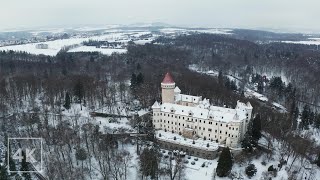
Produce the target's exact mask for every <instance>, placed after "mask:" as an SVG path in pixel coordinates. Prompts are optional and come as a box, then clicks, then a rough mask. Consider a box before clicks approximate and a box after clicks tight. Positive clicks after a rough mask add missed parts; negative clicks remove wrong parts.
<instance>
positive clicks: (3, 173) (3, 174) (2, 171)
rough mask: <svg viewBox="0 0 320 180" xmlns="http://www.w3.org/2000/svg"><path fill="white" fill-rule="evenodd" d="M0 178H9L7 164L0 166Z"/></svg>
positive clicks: (3, 179) (6, 179)
mask: <svg viewBox="0 0 320 180" xmlns="http://www.w3.org/2000/svg"><path fill="white" fill-rule="evenodd" d="M0 179H1V180H9V175H8V171H7V169H6V167H5V166H0Z"/></svg>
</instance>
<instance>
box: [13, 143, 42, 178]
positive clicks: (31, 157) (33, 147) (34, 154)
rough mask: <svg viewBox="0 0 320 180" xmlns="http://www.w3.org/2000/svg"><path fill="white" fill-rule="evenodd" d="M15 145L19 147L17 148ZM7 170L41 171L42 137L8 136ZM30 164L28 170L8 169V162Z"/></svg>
mask: <svg viewBox="0 0 320 180" xmlns="http://www.w3.org/2000/svg"><path fill="white" fill-rule="evenodd" d="M17 146H18V147H19V148H17ZM7 147H8V150H7V152H8V154H7V155H8V157H11V159H12V160H10V158H8V162H7V163H8V171H9V172H40V171H42V138H8V146H7ZM12 161H13V162H12ZM23 162H27V163H29V164H30V166H29V167H31V168H30V169H28V171H19V170H15V169H10V168H11V167H12V166H10V163H15V164H17V163H23Z"/></svg>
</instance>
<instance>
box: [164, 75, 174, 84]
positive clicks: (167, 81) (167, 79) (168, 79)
mask: <svg viewBox="0 0 320 180" xmlns="http://www.w3.org/2000/svg"><path fill="white" fill-rule="evenodd" d="M162 83H167V84H171V83H174V81H173V79H172V76H171V74H170V73H169V72H167V74H166V75H165V76H164V78H163V81H162Z"/></svg>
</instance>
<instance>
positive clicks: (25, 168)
mask: <svg viewBox="0 0 320 180" xmlns="http://www.w3.org/2000/svg"><path fill="white" fill-rule="evenodd" d="M22 157H23V159H22V162H21V168H20V171H29V167H28V166H29V163H28V162H27V161H26V160H27V159H26V154H25V153H24V152H23V151H22ZM22 176H23V177H24V179H25V180H31V179H32V178H31V176H30V173H28V172H23V173H22Z"/></svg>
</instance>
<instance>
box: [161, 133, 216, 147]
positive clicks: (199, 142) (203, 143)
mask: <svg viewBox="0 0 320 180" xmlns="http://www.w3.org/2000/svg"><path fill="white" fill-rule="evenodd" d="M160 134H161V136H160ZM156 137H157V139H159V140H162V141H167V142H171V143H176V144H181V145H184V146H189V147H195V148H197V149H205V150H211V151H215V150H217V149H218V148H219V144H218V143H216V142H212V141H210V140H204V139H201V138H199V139H195V140H194V144H193V140H192V139H188V138H184V137H183V136H180V135H178V134H174V133H171V132H165V131H162V130H159V131H157V132H156ZM174 138H176V139H174ZM207 145H209V146H207Z"/></svg>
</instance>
